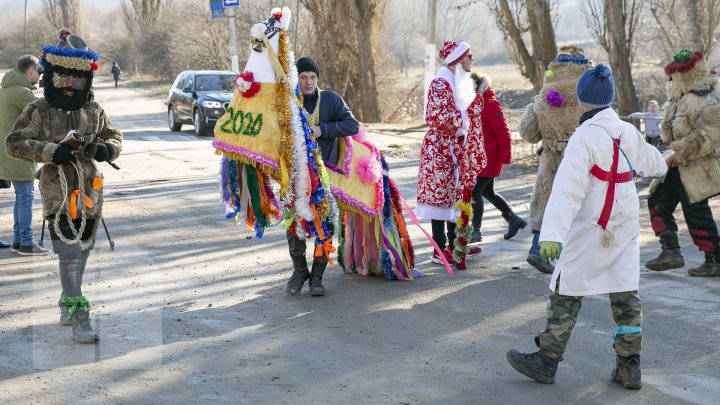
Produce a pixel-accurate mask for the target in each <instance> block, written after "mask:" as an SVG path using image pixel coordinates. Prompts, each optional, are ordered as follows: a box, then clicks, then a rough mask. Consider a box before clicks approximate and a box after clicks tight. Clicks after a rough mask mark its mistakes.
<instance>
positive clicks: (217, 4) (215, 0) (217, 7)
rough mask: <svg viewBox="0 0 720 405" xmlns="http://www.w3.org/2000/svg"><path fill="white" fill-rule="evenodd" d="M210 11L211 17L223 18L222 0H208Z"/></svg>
mask: <svg viewBox="0 0 720 405" xmlns="http://www.w3.org/2000/svg"><path fill="white" fill-rule="evenodd" d="M210 12H211V13H212V18H225V8H224V7H223V3H222V0H210Z"/></svg>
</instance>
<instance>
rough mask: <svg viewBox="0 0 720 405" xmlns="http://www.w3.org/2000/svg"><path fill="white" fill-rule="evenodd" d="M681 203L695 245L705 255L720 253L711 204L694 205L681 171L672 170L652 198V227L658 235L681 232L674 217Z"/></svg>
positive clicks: (719, 240)
mask: <svg viewBox="0 0 720 405" xmlns="http://www.w3.org/2000/svg"><path fill="white" fill-rule="evenodd" d="M678 203H680V206H681V207H682V211H683V215H684V216H685V223H686V224H687V227H688V230H689V231H690V236H691V237H692V240H693V243H694V244H695V245H696V246H697V247H698V248H699V249H700V250H702V251H703V252H715V251H716V250H718V249H720V237H718V228H717V224H716V223H715V220H714V219H713V215H712V211H711V210H710V206H709V205H708V200H703V201H699V202H696V203H695V204H690V200H689V199H688V195H687V192H685V187H684V186H683V184H682V181H681V180H680V171H678V168H677V167H671V168H670V169H669V170H668V173H667V177H666V178H665V181H664V182H663V183H662V184H660V186H659V187H658V188H657V190H655V192H654V193H652V195H651V196H650V197H648V209H649V210H650V223H651V224H652V229H653V231H654V232H655V235H656V236H657V235H660V234H661V233H663V232H665V231H671V232H677V230H678V226H677V223H676V222H675V217H674V216H673V213H674V212H675V208H677V205H678Z"/></svg>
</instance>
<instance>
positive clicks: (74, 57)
mask: <svg viewBox="0 0 720 405" xmlns="http://www.w3.org/2000/svg"><path fill="white" fill-rule="evenodd" d="M58 39H59V43H58V45H57V46H46V47H44V48H43V55H42V58H41V63H42V64H43V65H44V67H45V76H44V83H45V90H44V95H45V97H44V98H41V99H38V100H36V101H34V102H32V103H31V104H29V105H28V107H27V108H25V110H24V111H23V113H22V115H21V116H20V118H18V120H17V122H16V123H15V126H14V127H13V129H12V130H11V132H10V134H9V135H8V137H7V140H6V147H7V153H8V155H9V156H11V157H14V158H16V159H20V160H26V161H31V162H42V163H44V165H43V166H42V169H41V170H40V174H39V176H40V177H39V178H40V193H41V194H42V200H43V215H44V217H45V219H46V220H47V221H48V222H49V224H50V225H49V228H50V236H51V239H52V244H53V249H54V251H55V253H57V255H58V259H59V265H60V283H61V285H62V294H61V296H60V301H59V302H58V306H59V307H60V323H61V324H62V325H72V333H73V339H75V340H76V341H77V342H80V343H95V341H96V340H97V335H96V334H95V332H94V331H93V329H92V326H91V324H90V314H89V310H90V303H89V302H88V300H87V299H86V298H85V297H84V296H83V294H82V289H81V287H82V279H83V273H84V272H85V265H86V263H87V260H88V256H89V255H90V250H91V249H92V248H93V246H94V243H95V235H96V233H97V228H98V224H99V222H100V220H101V215H102V204H103V196H102V183H103V178H102V174H101V173H100V171H99V170H98V168H97V166H96V164H95V162H96V161H97V162H111V161H113V160H115V159H117V157H118V155H119V154H120V151H121V149H122V134H121V133H120V132H119V131H118V130H116V129H114V128H113V127H112V125H111V124H110V121H109V120H108V118H107V116H106V115H105V112H104V111H103V109H102V108H101V107H100V106H99V105H98V104H97V103H96V102H94V101H91V96H90V94H91V93H90V89H91V87H92V80H93V72H95V71H96V70H97V63H96V62H95V61H96V60H97V59H98V55H97V53H96V52H95V51H93V50H91V49H88V47H87V45H86V44H85V42H84V41H83V40H82V39H80V38H79V37H77V36H75V35H72V34H71V33H70V31H68V30H67V29H62V30H60V33H59V35H58Z"/></svg>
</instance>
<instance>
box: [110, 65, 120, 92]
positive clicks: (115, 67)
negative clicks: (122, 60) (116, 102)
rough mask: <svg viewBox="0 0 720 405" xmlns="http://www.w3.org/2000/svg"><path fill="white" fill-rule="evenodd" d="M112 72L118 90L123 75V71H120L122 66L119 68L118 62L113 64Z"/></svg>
mask: <svg viewBox="0 0 720 405" xmlns="http://www.w3.org/2000/svg"><path fill="white" fill-rule="evenodd" d="M110 72H111V73H112V75H113V79H115V87H116V88H117V86H118V80H120V75H121V74H122V70H120V66H118V64H117V62H113V64H112V68H111V69H110Z"/></svg>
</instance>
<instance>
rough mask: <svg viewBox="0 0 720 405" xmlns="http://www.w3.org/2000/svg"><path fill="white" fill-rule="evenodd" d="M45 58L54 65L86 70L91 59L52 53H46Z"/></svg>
mask: <svg viewBox="0 0 720 405" xmlns="http://www.w3.org/2000/svg"><path fill="white" fill-rule="evenodd" d="M45 60H47V61H48V62H50V63H52V64H53V65H55V66H60V67H64V68H67V69H74V70H84V71H86V72H88V71H90V64H91V63H92V60H90V59H83V58H71V57H68V56H60V55H52V54H47V55H45Z"/></svg>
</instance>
